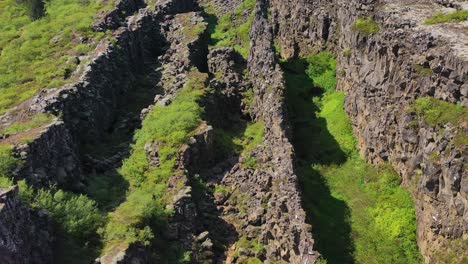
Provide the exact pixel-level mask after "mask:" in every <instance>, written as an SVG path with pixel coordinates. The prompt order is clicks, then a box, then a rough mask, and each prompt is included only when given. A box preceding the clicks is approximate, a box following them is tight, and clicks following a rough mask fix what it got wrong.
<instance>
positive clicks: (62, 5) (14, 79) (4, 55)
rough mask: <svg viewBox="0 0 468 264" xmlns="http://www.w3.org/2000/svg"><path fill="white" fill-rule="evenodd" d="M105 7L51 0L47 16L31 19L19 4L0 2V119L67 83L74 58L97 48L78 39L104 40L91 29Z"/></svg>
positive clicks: (46, 7) (48, 2) (99, 4)
mask: <svg viewBox="0 0 468 264" xmlns="http://www.w3.org/2000/svg"><path fill="white" fill-rule="evenodd" d="M25 1H26V2H27V3H29V2H30V3H31V4H33V3H35V1H36V0H34V1H32V0H25ZM106 3H109V4H112V1H110V2H106ZM28 5H29V4H28ZM33 5H35V4H33ZM104 8H106V6H104V2H100V1H86V0H82V1H77V0H50V1H47V2H46V4H45V15H44V16H42V17H40V18H38V17H36V16H35V15H34V16H33V17H34V18H38V19H37V20H33V19H31V18H30V17H29V16H28V14H29V11H28V8H26V7H25V6H24V5H23V4H18V3H17V2H16V1H15V0H5V1H1V2H0V32H2V34H1V35H0V51H1V56H0V91H1V92H0V114H2V113H4V112H5V111H6V110H7V109H9V108H11V107H13V106H16V105H18V104H19V103H21V102H23V101H24V100H26V99H28V98H30V97H31V96H32V95H34V94H35V93H36V92H37V91H38V90H39V89H43V88H51V87H57V86H59V85H62V84H64V83H66V82H68V81H69V80H68V79H69V77H70V74H71V72H72V71H73V70H74V69H75V68H76V67H77V63H78V61H77V60H76V58H75V57H76V56H78V55H80V54H82V53H86V52H88V51H91V50H92V49H94V46H95V44H88V43H81V41H80V39H82V38H88V39H93V38H100V37H103V36H104V34H103V33H97V32H94V31H92V30H91V25H92V21H93V18H94V16H95V14H96V13H97V11H98V10H102V9H104ZM89 43H94V42H93V41H90V42H89Z"/></svg>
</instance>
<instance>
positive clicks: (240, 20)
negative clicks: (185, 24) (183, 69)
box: [205, 0, 255, 58]
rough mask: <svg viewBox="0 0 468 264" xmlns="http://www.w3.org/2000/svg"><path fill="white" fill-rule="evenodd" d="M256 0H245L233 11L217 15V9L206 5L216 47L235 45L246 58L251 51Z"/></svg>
mask: <svg viewBox="0 0 468 264" xmlns="http://www.w3.org/2000/svg"><path fill="white" fill-rule="evenodd" d="M254 8H255V0H243V1H242V2H241V3H240V5H239V6H238V7H237V8H236V9H235V10H233V12H231V13H228V14H225V15H223V16H221V17H219V18H218V17H216V13H217V11H216V9H215V8H214V7H213V6H211V5H206V6H205V12H207V13H208V15H209V17H208V19H209V22H210V24H211V27H210V33H211V44H212V45H213V46H215V47H233V48H234V49H235V50H236V51H237V52H239V53H240V54H241V55H242V56H243V57H244V58H247V56H248V53H249V45H250V39H249V32H250V24H251V23H252V21H253V14H254V13H253V12H254Z"/></svg>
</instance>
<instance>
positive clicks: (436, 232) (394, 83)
mask: <svg viewBox="0 0 468 264" xmlns="http://www.w3.org/2000/svg"><path fill="white" fill-rule="evenodd" d="M437 9H440V7H432V6H430V7H424V6H413V7H408V6H405V5H403V4H401V5H400V4H389V5H385V6H380V7H379V8H378V9H376V10H375V16H376V21H377V22H378V23H379V25H380V27H381V30H380V32H379V34H376V35H374V36H370V37H366V36H363V34H359V33H358V32H355V31H353V30H352V29H351V28H350V27H349V26H348V27H346V26H343V28H344V29H343V32H348V33H347V34H343V37H342V39H341V41H340V46H339V49H340V50H344V49H346V48H348V49H350V50H351V56H350V57H348V58H347V57H346V56H344V54H343V52H342V53H341V54H340V55H339V65H340V66H339V69H338V71H339V72H340V71H341V72H343V74H342V76H340V78H339V84H338V88H339V89H341V90H343V91H345V92H346V93H347V97H346V102H345V109H346V111H347V113H348V115H349V116H350V117H351V119H352V120H353V126H354V128H355V129H354V131H355V135H356V136H357V138H358V140H359V147H360V150H361V154H362V155H363V156H365V157H366V158H367V160H368V161H370V162H372V163H379V162H386V161H388V162H390V163H391V164H392V165H393V167H394V168H395V169H396V171H397V172H399V174H400V175H401V176H402V179H403V184H404V185H405V186H407V187H408V189H409V190H410V191H411V192H412V194H413V197H414V201H415V207H416V216H417V221H418V244H419V246H420V248H421V250H422V253H423V256H424V257H425V259H426V262H432V261H433V260H434V258H433V256H434V255H437V254H434V253H433V252H434V251H437V250H439V249H440V248H442V249H441V250H442V251H444V248H446V247H447V242H449V241H447V240H450V239H456V238H464V239H466V238H467V237H466V236H467V235H468V234H467V232H468V221H467V216H468V207H467V206H468V200H467V199H468V192H467V190H468V185H467V183H466V182H467V178H468V176H467V168H466V167H465V165H464V164H467V146H466V145H463V144H462V145H460V146H457V144H454V143H453V142H454V141H453V140H454V137H455V136H456V135H457V134H460V135H461V136H463V135H464V137H466V133H467V130H466V129H467V126H466V124H463V123H462V124H443V125H441V126H437V127H432V126H430V125H428V124H426V123H425V122H424V121H423V120H422V119H421V118H418V117H417V116H415V114H414V113H413V112H412V111H411V106H412V105H413V103H414V100H415V99H416V98H419V97H423V96H430V97H435V98H438V99H441V100H444V101H448V102H451V103H455V104H462V105H464V106H465V107H466V106H468V98H467V94H466V91H464V90H466V89H467V88H466V84H465V83H466V82H467V80H468V60H467V57H466V56H464V55H463V53H464V51H463V49H464V48H461V50H459V48H460V47H459V45H461V44H460V42H461V43H467V38H466V35H465V37H464V38H463V37H461V38H460V37H459V36H463V35H459V34H460V33H459V30H461V28H460V29H459V28H458V26H457V25H453V26H452V25H447V24H446V25H434V26H426V25H422V24H421V23H422V21H424V20H425V19H426V18H427V17H429V16H430V15H431V14H433V13H435V12H437V11H436V10H437ZM341 10H346V9H341ZM340 17H343V19H342V25H349V24H351V21H349V20H348V21H346V19H345V18H348V17H350V16H347V12H345V11H343V14H342V15H340ZM457 42H459V43H457ZM465 54H466V53H465ZM421 68H425V69H427V70H426V72H424V71H421V70H420V69H421ZM427 71H428V72H427ZM464 122H466V120H465V121H464ZM415 124H416V125H415ZM465 185H467V186H465Z"/></svg>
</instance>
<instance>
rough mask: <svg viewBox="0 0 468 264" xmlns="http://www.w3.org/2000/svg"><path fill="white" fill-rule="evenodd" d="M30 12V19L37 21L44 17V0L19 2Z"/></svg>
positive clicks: (21, 0)
mask: <svg viewBox="0 0 468 264" xmlns="http://www.w3.org/2000/svg"><path fill="white" fill-rule="evenodd" d="M17 3H19V4H22V5H23V6H24V7H25V8H26V10H27V11H28V15H29V17H31V19H33V20H35V19H38V18H40V17H42V16H43V15H44V11H45V10H44V2H43V1H42V0H17Z"/></svg>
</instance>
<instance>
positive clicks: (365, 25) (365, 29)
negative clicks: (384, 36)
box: [352, 18, 380, 36]
mask: <svg viewBox="0 0 468 264" xmlns="http://www.w3.org/2000/svg"><path fill="white" fill-rule="evenodd" d="M352 29H353V30H355V31H358V32H360V33H362V34H364V35H366V36H369V35H372V34H375V33H378V32H379V31H380V27H379V25H378V24H377V22H375V21H374V19H372V18H358V19H357V20H356V21H355V22H354V24H353V27H352Z"/></svg>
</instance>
